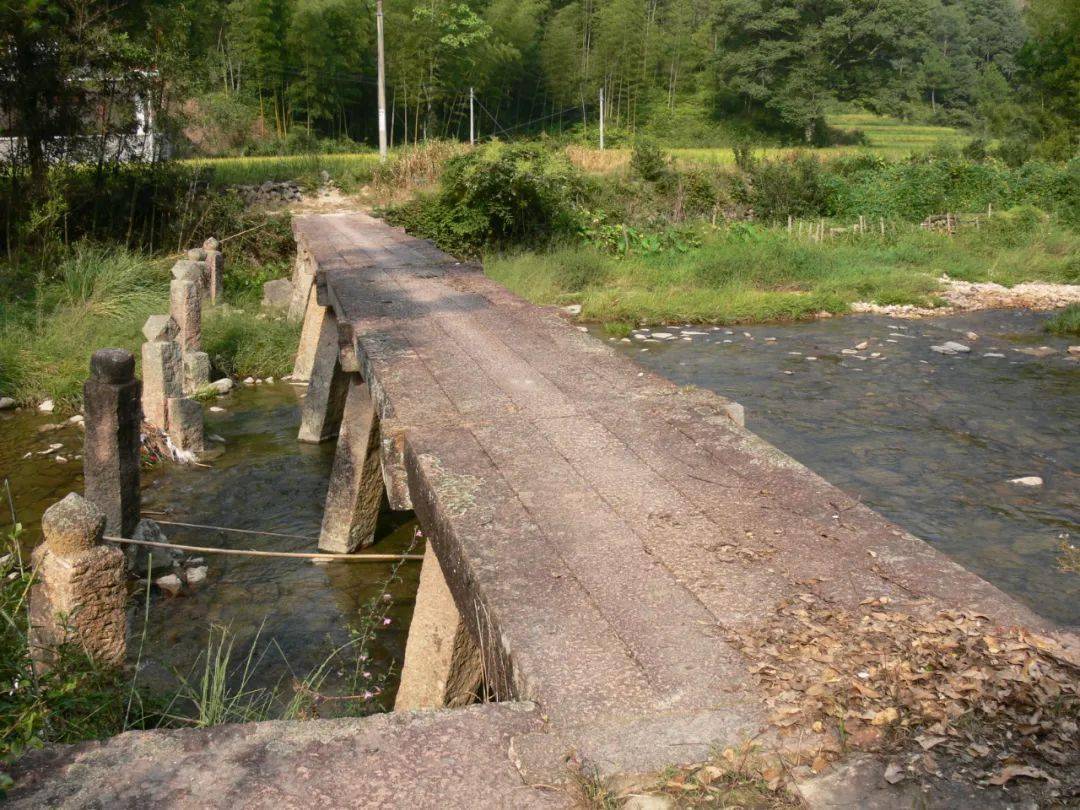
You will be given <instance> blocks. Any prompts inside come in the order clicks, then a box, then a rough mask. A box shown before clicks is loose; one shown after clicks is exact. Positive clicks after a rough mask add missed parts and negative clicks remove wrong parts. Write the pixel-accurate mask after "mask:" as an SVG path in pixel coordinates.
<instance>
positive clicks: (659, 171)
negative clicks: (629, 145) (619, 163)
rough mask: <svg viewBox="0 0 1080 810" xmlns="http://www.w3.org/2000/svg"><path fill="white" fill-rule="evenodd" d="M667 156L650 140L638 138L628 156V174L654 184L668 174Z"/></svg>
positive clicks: (668, 163) (668, 162)
mask: <svg viewBox="0 0 1080 810" xmlns="http://www.w3.org/2000/svg"><path fill="white" fill-rule="evenodd" d="M670 170H671V166H670V161H669V160H668V156H667V155H666V154H664V150H663V149H661V148H660V145H659V144H658V143H657V142H656V141H654V140H652V139H651V138H638V139H637V141H635V142H634V151H633V153H632V154H631V155H630V172H631V174H633V175H634V176H635V177H638V178H640V179H642V180H647V181H649V182H654V183H655V182H656V181H658V180H660V179H662V178H663V177H664V176H665V175H667V174H668V172H670Z"/></svg>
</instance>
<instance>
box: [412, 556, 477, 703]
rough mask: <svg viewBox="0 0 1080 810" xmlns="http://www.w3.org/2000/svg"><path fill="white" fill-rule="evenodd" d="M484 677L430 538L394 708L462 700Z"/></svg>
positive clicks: (469, 696)
mask: <svg viewBox="0 0 1080 810" xmlns="http://www.w3.org/2000/svg"><path fill="white" fill-rule="evenodd" d="M482 681H483V665H482V664H481V660H480V650H479V648H478V647H477V645H476V642H475V641H473V637H472V635H471V634H470V633H469V630H468V628H467V627H466V626H465V623H464V622H463V621H462V620H461V615H460V614H459V613H458V609H457V605H456V604H455V603H454V597H453V596H452V595H451V593H450V588H449V586H447V584H446V578H445V576H444V575H443V570H442V566H441V565H440V564H439V559H438V557H436V556H435V552H434V550H433V549H432V547H431V541H430V540H429V541H428V544H427V548H426V549H425V550H424V562H423V568H422V569H421V570H420V588H419V590H417V592H416V609H415V610H414V611H413V618H412V623H411V624H410V625H409V640H408V641H407V642H406V645H405V663H404V664H403V665H402V667H401V685H400V686H399V687H398V691H397V698H396V699H395V700H394V711H397V712H400V711H410V710H412V709H441V708H443V707H451V708H453V707H458V706H464V705H466V704H468V703H472V702H474V701H475V700H476V697H477V692H478V691H479V689H480V685H481V683H482Z"/></svg>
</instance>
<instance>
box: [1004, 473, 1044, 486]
mask: <svg viewBox="0 0 1080 810" xmlns="http://www.w3.org/2000/svg"><path fill="white" fill-rule="evenodd" d="M1009 483H1010V484H1016V485H1017V486H1018V487H1041V486H1042V485H1043V480H1042V479H1041V478H1040V477H1039V476H1037V475H1024V476H1021V477H1020V478H1010V479H1009Z"/></svg>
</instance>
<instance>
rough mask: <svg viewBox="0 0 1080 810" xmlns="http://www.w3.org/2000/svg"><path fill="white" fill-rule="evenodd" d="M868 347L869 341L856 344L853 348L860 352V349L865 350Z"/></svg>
mask: <svg viewBox="0 0 1080 810" xmlns="http://www.w3.org/2000/svg"><path fill="white" fill-rule="evenodd" d="M869 345H870V341H869V340H864V341H863V342H862V343H856V344H855V348H856V349H859V350H862V349H865V348H866V347H867V346H869Z"/></svg>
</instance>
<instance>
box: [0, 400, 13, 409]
mask: <svg viewBox="0 0 1080 810" xmlns="http://www.w3.org/2000/svg"><path fill="white" fill-rule="evenodd" d="M14 407H15V400H13V399H12V398H11V397H0V411H10V410H11V409H12V408H14Z"/></svg>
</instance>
